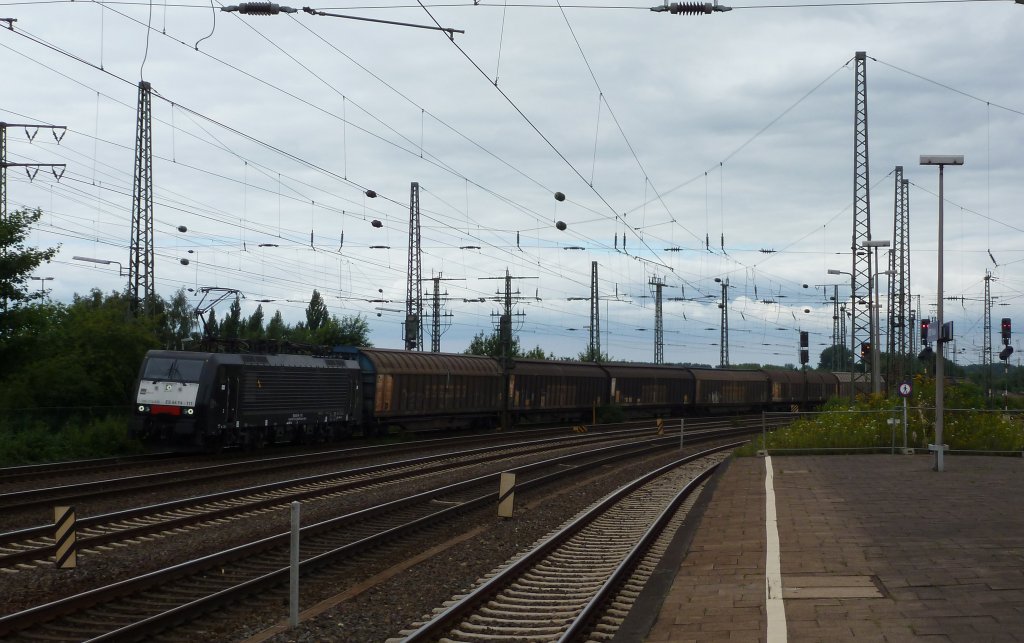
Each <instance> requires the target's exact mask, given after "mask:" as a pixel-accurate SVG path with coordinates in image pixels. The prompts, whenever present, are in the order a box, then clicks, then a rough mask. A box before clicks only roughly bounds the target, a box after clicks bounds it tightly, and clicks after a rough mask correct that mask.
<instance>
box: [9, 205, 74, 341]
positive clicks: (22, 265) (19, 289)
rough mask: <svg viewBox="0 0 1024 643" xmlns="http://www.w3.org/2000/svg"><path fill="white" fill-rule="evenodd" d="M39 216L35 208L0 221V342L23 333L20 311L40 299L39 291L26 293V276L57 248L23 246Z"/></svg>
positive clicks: (55, 251) (41, 295)
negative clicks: (40, 248)
mask: <svg viewBox="0 0 1024 643" xmlns="http://www.w3.org/2000/svg"><path fill="white" fill-rule="evenodd" d="M42 216H43V211H42V210H40V209H38V208H36V209H35V210H15V211H14V212H9V213H7V218H6V219H5V220H2V221H0V340H6V339H7V338H9V337H10V336H12V335H14V334H16V333H18V332H20V331H22V330H24V329H25V327H26V325H27V324H28V323H29V318H28V317H26V316H25V315H23V314H22V313H23V310H22V309H23V308H24V307H25V306H26V305H27V304H29V303H30V302H32V301H34V300H37V299H42V298H43V294H42V293H41V292H38V291H33V290H30V288H29V283H28V281H29V277H31V276H32V273H33V272H34V271H35V270H36V268H38V267H39V265H40V264H41V263H43V262H47V263H49V261H50V260H51V259H53V256H54V255H55V254H57V250H58V249H59V246H58V247H57V248H47V249H46V250H39V249H37V248H31V247H27V246H26V245H25V240H26V239H27V238H28V235H29V232H31V230H32V226H33V225H35V224H36V222H37V221H39V219H40V218H42Z"/></svg>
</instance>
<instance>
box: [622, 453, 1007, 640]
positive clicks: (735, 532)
mask: <svg viewBox="0 0 1024 643" xmlns="http://www.w3.org/2000/svg"><path fill="white" fill-rule="evenodd" d="M769 467H770V470H771V476H770V477H769V476H768V475H767V472H768V468H769ZM706 492H707V493H704V494H702V498H701V499H700V500H699V501H698V504H697V505H696V506H695V509H696V510H697V511H698V512H699V514H700V515H699V517H696V516H695V519H694V520H692V521H690V523H689V525H688V526H684V528H683V529H682V530H680V532H679V533H678V534H677V535H676V537H675V539H674V541H673V543H672V546H671V547H670V551H669V556H667V557H666V558H665V560H664V562H663V564H662V566H661V568H660V569H659V570H658V571H657V573H656V574H655V576H654V577H653V578H652V580H651V582H649V584H648V586H647V588H646V589H645V590H644V591H643V592H642V593H641V595H640V596H639V597H638V600H637V604H636V605H635V607H634V609H633V610H632V611H631V613H630V616H629V618H628V619H627V621H626V623H624V625H623V628H622V629H621V630H620V632H619V635H618V636H617V638H616V640H617V641H647V642H650V643H655V642H657V643H660V642H665V641H671V642H673V643H676V642H684V641H768V642H769V643H778V642H781V641H854V640H856V641H918V640H927V641H970V642H972V643H973V642H975V641H1024V460H1022V459H1021V458H1003V457H987V456H947V457H946V459H945V471H943V472H941V473H939V472H935V471H933V470H932V457H930V456H925V455H915V456H909V455H834V456H772V457H771V458H736V459H732V460H730V461H728V463H727V466H726V467H725V468H724V470H721V471H719V472H718V474H717V475H716V476H715V477H714V478H713V479H712V481H711V483H709V486H708V487H707V489H706ZM773 511H774V513H775V517H776V520H775V521H772V520H771V517H772V512H773ZM773 531H775V532H776V533H777V540H776V539H775V536H773Z"/></svg>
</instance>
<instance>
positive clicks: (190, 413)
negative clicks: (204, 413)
mask: <svg viewBox="0 0 1024 643" xmlns="http://www.w3.org/2000/svg"><path fill="white" fill-rule="evenodd" d="M193 413H195V409H186V410H185V414H186V415H192V414H193Z"/></svg>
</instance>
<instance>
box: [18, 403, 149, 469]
mask: <svg viewBox="0 0 1024 643" xmlns="http://www.w3.org/2000/svg"><path fill="white" fill-rule="evenodd" d="M141 451H142V445H141V444H139V443H138V442H137V441H135V440H132V439H131V438H129V437H128V420H127V418H126V417H123V416H117V415H112V416H107V417H103V418H98V419H90V420H80V421H71V422H69V423H68V424H66V425H65V426H64V427H63V428H61V429H59V430H56V431H54V430H52V429H51V428H50V425H49V424H48V423H47V422H43V421H38V420H36V421H33V420H26V419H24V418H21V419H20V421H19V420H14V421H10V420H7V419H5V420H4V421H2V422H0V466H5V467H7V466H15V465H21V464H32V463H39V462H58V461H61V460H83V459H89V458H104V457H111V456H117V455H127V454H132V453H139V452H141Z"/></svg>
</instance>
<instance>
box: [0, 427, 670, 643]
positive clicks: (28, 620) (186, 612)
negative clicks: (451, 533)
mask: <svg viewBox="0 0 1024 643" xmlns="http://www.w3.org/2000/svg"><path fill="white" fill-rule="evenodd" d="M674 445H675V438H673V437H671V436H669V437H660V438H656V439H652V440H649V441H647V442H646V443H643V444H641V445H636V444H634V445H617V446H607V447H602V448H599V449H594V450H592V451H589V452H586V453H582V454H571V455H568V456H561V457H558V458H551V459H548V460H545V461H542V462H537V463H532V464H529V465H525V466H523V467H519V468H517V469H516V471H518V472H520V473H526V472H529V471H537V470H540V469H542V468H544V467H548V468H551V467H556V468H557V469H558V470H557V471H555V472H554V473H549V474H547V475H543V476H539V477H537V478H536V479H533V480H529V481H525V482H524V483H523V484H521V485H519V488H521V489H523V490H526V489H531V488H534V487H537V486H540V485H543V484H547V483H549V482H551V481H553V480H556V479H561V478H564V477H565V475H566V474H567V471H576V470H577V467H580V466H584V465H583V464H578V465H575V466H574V468H573V469H569V470H566V469H565V468H564V467H565V465H566V464H567V463H571V462H572V461H573V460H580V461H582V460H584V459H586V458H591V459H592V460H593V458H594V456H595V455H596V456H598V458H597V459H596V460H594V461H591V462H589V463H586V465H587V466H591V467H597V466H602V465H604V464H607V463H609V462H613V461H618V460H621V459H623V458H628V457H636V456H637V455H638V454H643V453H647V452H651V451H654V450H659V449H664V448H670V447H673V446H674ZM616 451H617V452H616ZM499 476H500V474H499V473H494V474H487V475H484V476H479V477H477V478H474V479H472V480H466V481H463V482H459V483H455V484H453V485H447V486H445V487H442V488H439V489H434V490H430V491H427V492H423V493H420V494H416V495H415V496H411V497H409V498H404V499H401V500H396V501H392V502H388V503H384V504H381V505H377V506H375V507H371V508H367V509H364V510H361V511H357V512H354V513H351V514H348V515H346V516H340V517H337V518H333V519H330V520H326V521H322V522H320V523H316V524H313V525H308V526H307V527H304V528H303V529H302V538H303V542H306V541H307V539H309V538H311V537H314V536H316V535H318V534H323V533H328V532H330V531H333V530H339V529H341V530H343V529H346V528H348V527H351V526H352V525H355V524H359V523H360V522H364V521H366V520H367V519H368V518H369V517H371V516H374V515H377V516H379V515H387V514H392V513H394V512H396V510H398V509H399V508H401V507H403V506H405V505H409V504H412V503H416V502H423V501H429V500H431V499H433V498H436V497H438V496H439V495H443V494H450V493H454V492H459V491H464V490H466V489H469V488H471V487H472V486H474V485H487V486H489V487H490V488H492V489H496V486H497V485H496V482H497V479H498V477H499ZM496 496H497V492H496V490H492V491H488V492H487V493H484V494H483V495H480V496H478V497H476V498H474V499H471V500H469V501H466V502H463V503H460V504H458V505H452V506H449V507H446V508H443V509H441V510H439V511H436V512H433V513H430V514H428V515H426V516H422V517H420V518H417V519H415V520H413V521H411V522H409V523H406V524H404V525H401V526H396V527H393V528H390V529H387V530H385V531H383V532H381V533H378V534H377V535H376V536H372V537H367V538H364V539H362V540H359V541H357V542H354V543H350V544H348V545H345V546H343V547H340V548H338V549H335V550H332V551H329V552H326V553H323V554H320V555H318V556H315V557H313V558H310V559H307V560H304V561H302V563H301V568H302V570H303V572H304V573H308V572H309V570H312V569H315V568H318V567H320V566H323V565H327V564H335V563H337V562H339V560H340V559H342V558H345V557H347V556H349V555H351V554H352V553H354V552H356V551H360V550H361V549H364V548H366V547H372V546H377V545H378V544H379V543H381V542H384V541H385V540H387V539H391V538H395V537H398V536H400V535H405V534H407V533H411V532H414V531H417V530H421V529H423V528H424V527H425V526H427V525H428V524H431V523H434V522H437V521H438V520H443V519H445V518H446V517H448V516H454V515H457V514H459V513H463V512H465V511H468V510H470V509H473V508H476V507H479V506H482V505H483V504H486V503H492V502H494V501H495V499H496ZM289 538H290V535H289V534H287V533H284V534H279V535H276V536H270V537H267V538H263V539H260V540H258V541H255V542H252V543H247V544H244V545H240V546H238V547H234V548H231V549H228V550H225V551H222V552H217V553H215V554H210V555H208V556H205V557H202V558H199V559H195V560H192V561H188V562H186V563H182V564H180V565H176V566H173V567H171V568H168V569H165V570H158V571H155V572H151V573H149V574H145V575H142V576H138V577H135V578H132V579H127V580H124V581H120V582H118V583H114V584H111V585H108V586H105V587H101V588H97V589H94V590H90V591H87V592H84V593H82V594H78V595H75V596H70V597H67V598H64V599H60V600H57V601H54V602H51V603H48V604H46V605H41V606H37V607H34V608H30V609H28V610H25V611H22V612H18V613H15V614H11V615H8V616H4V617H0V636H4V635H7V634H10V633H13V632H18V631H20V630H23V629H25V628H28V627H32V626H33V625H36V624H39V623H42V622H46V621H50V620H52V619H54V618H57V617H60V616H62V615H66V614H69V613H73V612H76V611H81V610H84V609H87V608H90V607H93V606H95V605H98V604H101V603H105V602H109V601H112V600H115V599H117V598H120V597H124V596H128V595H132V594H137V593H140V592H143V591H146V590H149V589H152V588H154V587H157V586H161V585H165V584H166V583H168V582H170V581H172V580H176V579H181V578H184V577H187V576H190V575H195V574H201V573H203V572H204V571H206V570H209V569H213V568H217V567H220V566H223V565H225V564H228V563H231V562H234V561H239V560H243V559H247V558H251V557H253V556H255V555H258V554H260V553H263V552H266V551H267V550H270V549H274V548H277V549H278V550H286V549H287V547H288V542H289ZM287 578H288V569H287V567H283V568H281V569H279V570H277V571H274V572H271V573H269V574H264V575H262V576H260V577H258V578H253V579H250V580H247V581H244V582H242V583H240V584H239V585H237V586H235V587H232V588H228V589H224V590H221V591H218V592H216V593H215V594H213V595H210V596H207V597H205V598H201V599H198V600H195V601H190V602H189V603H187V604H185V605H181V606H178V607H175V608H173V609H172V610H170V611H168V612H166V613H163V614H158V615H154V616H150V617H148V618H146V619H144V620H143V621H139V622H137V623H135V624H132V625H129V626H126V627H125V628H122V629H119V630H118V631H116V632H111V633H109V634H106V635H103V636H102V637H100V638H97V639H95V640H115V639H122V638H139V637H143V636H145V635H146V634H151V633H153V632H156V631H159V630H163V629H166V628H167V627H171V626H173V625H175V624H177V623H179V622H181V620H182V619H183V618H184V619H186V620H187V619H188V618H192V617H194V615H196V614H200V613H204V612H208V611H210V610H212V609H215V608H216V607H218V606H220V605H223V604H225V603H230V602H234V601H237V600H239V599H240V598H241V597H244V596H247V595H249V594H250V593H252V592H255V591H259V590H260V589H262V588H264V587H267V586H270V585H276V584H279V583H282V582H286V581H287ZM108 637H111V638H108Z"/></svg>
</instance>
